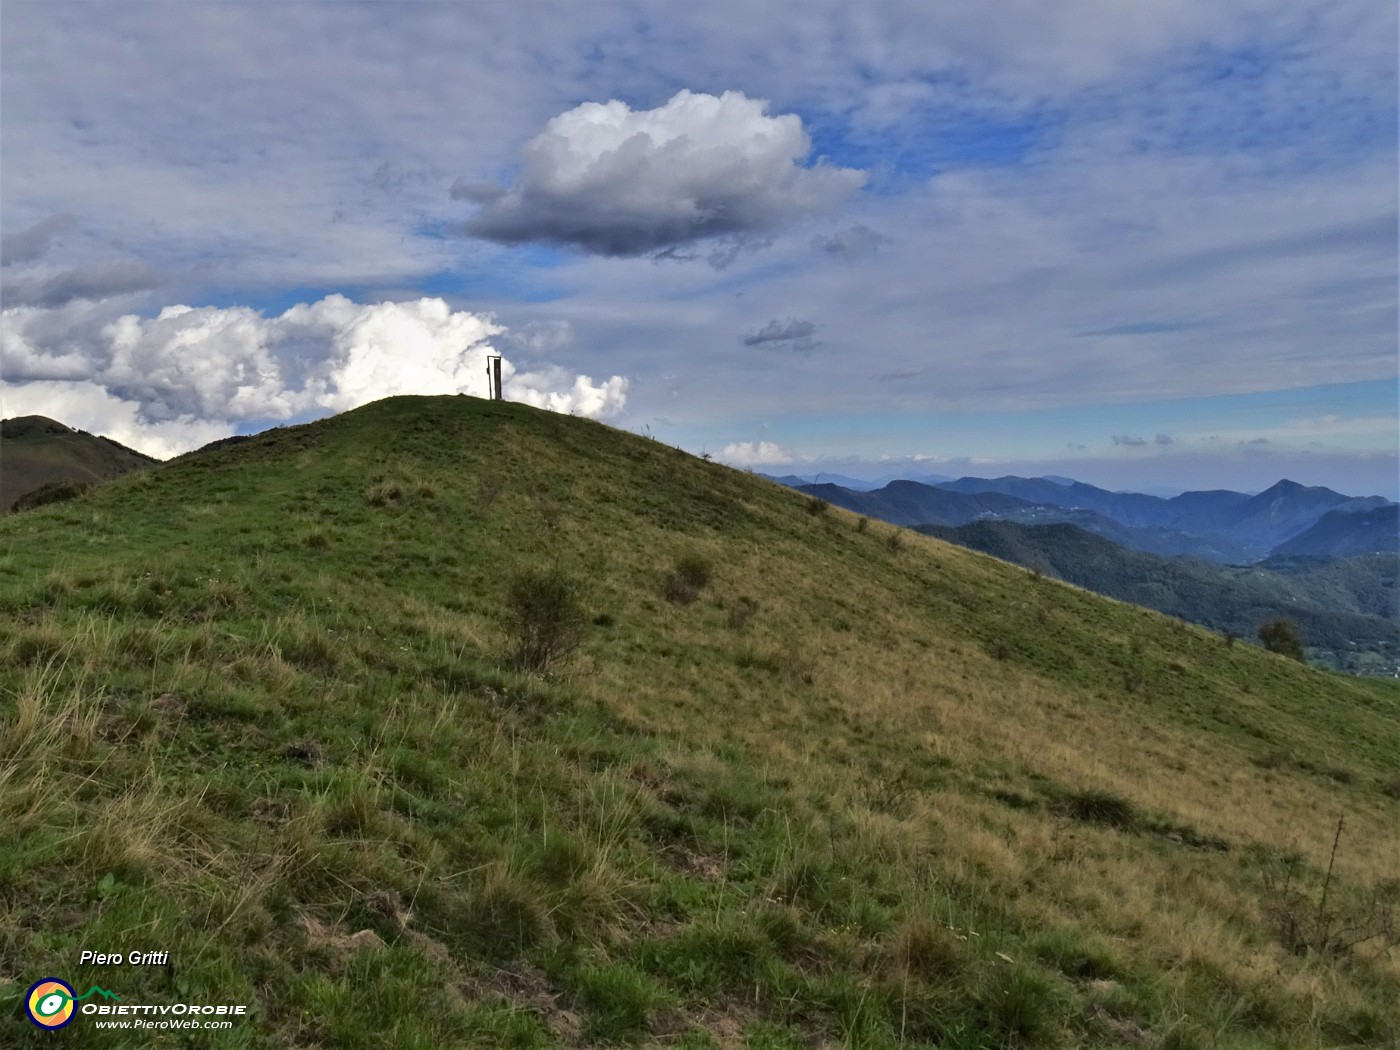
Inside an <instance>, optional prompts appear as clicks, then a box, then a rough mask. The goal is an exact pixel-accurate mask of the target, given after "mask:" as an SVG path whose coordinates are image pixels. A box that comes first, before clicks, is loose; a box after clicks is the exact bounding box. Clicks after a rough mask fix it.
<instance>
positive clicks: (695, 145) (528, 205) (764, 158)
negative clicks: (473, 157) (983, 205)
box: [453, 91, 865, 256]
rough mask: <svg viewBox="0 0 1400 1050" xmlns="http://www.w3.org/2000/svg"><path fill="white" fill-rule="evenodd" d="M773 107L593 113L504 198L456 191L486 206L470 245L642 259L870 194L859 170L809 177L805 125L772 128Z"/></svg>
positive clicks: (751, 102)
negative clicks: (536, 245)
mask: <svg viewBox="0 0 1400 1050" xmlns="http://www.w3.org/2000/svg"><path fill="white" fill-rule="evenodd" d="M765 105H766V104H765V103H764V102H763V101H761V100H759V99H751V98H748V97H746V96H745V95H744V94H743V93H742V92H739V91H726V92H725V93H724V94H723V95H720V96H718V97H716V96H714V95H706V94H698V93H694V92H691V91H681V92H680V93H679V94H677V95H676V96H675V97H674V98H672V99H671V100H670V101H669V102H667V103H666V104H665V105H664V106H661V107H659V108H657V109H649V110H635V111H634V110H632V109H631V108H630V107H628V106H627V105H626V104H625V103H623V102H618V101H617V100H613V101H611V102H607V103H597V102H586V103H584V104H583V105H581V106H578V107H576V108H575V109H571V110H569V111H568V112H566V113H561V114H560V115H559V116H557V117H555V118H554V119H553V120H551V121H550V122H549V123H548V124H547V125H545V129H544V131H542V132H541V133H540V134H539V135H537V136H535V138H533V139H531V140H530V142H529V143H527V144H526V146H525V149H524V155H523V158H522V160H523V167H524V170H523V171H522V172H521V174H520V177H519V178H518V179H517V180H516V181H515V183H514V184H513V185H512V186H511V187H510V188H509V189H508V190H507V191H505V192H504V193H501V194H499V195H496V194H494V193H493V192H491V191H490V190H489V189H488V188H486V187H481V186H479V185H475V184H471V183H469V182H466V181H463V180H459V182H457V183H455V184H454V186H453V195H454V196H457V197H465V198H468V199H475V200H478V201H480V202H482V208H481V210H480V211H478V212H477V214H476V215H475V216H474V217H473V218H472V219H471V220H470V221H469V222H468V223H467V227H466V228H467V232H468V233H470V234H472V235H474V236H477V237H482V238H485V239H487V240H491V241H497V242H499V243H503V244H523V243H526V242H531V241H537V242H542V243H546V244H556V245H562V246H567V247H572V248H579V249H582V250H583V251H586V252H590V253H593V254H596V255H612V256H629V255H631V256H634V255H643V254H646V253H647V252H653V251H659V250H662V249H666V248H673V247H675V246H677V245H682V244H688V243H691V242H694V241H699V240H704V239H707V238H712V237H725V236H730V237H734V236H741V237H742V236H746V235H762V234H764V233H767V232H769V231H772V230H775V229H777V228H779V227H781V226H784V225H786V224H787V223H789V222H792V221H794V220H796V219H799V218H802V217H804V216H807V215H810V214H813V213H817V212H820V211H824V210H825V209H827V208H830V207H832V206H834V205H835V204H837V203H838V202H839V201H840V200H841V199H843V198H844V197H846V196H847V195H849V194H850V193H852V192H853V191H855V190H856V189H858V188H859V187H860V186H861V185H862V184H863V183H864V181H865V176H864V174H863V173H862V172H859V171H855V170H853V169H849V168H836V167H832V166H830V165H826V164H818V165H817V166H815V167H811V168H804V167H803V166H802V163H801V162H802V161H803V160H804V159H805V158H806V157H807V155H808V153H809V152H811V148H812V144H811V140H810V139H809V138H808V136H807V133H806V132H805V131H804V130H803V127H802V120H801V118H799V117H797V116H796V115H794V114H785V115H783V116H777V117H770V116H767V115H766V114H765V113H764V108H765Z"/></svg>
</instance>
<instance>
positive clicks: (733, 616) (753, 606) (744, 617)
mask: <svg viewBox="0 0 1400 1050" xmlns="http://www.w3.org/2000/svg"><path fill="white" fill-rule="evenodd" d="M756 612H758V602H756V601H754V600H753V599H752V598H750V597H749V596H748V595H746V594H742V595H740V596H739V600H738V601H737V602H735V603H734V604H733V605H732V606H731V607H730V609H729V626H730V627H731V628H732V629H733V630H736V631H742V630H743V629H744V628H745V627H747V626H748V625H749V621H750V620H752V619H753V617H754V613H756Z"/></svg>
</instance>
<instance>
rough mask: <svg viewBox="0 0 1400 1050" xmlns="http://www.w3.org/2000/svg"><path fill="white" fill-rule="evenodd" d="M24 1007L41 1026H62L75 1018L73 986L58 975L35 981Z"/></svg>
mask: <svg viewBox="0 0 1400 1050" xmlns="http://www.w3.org/2000/svg"><path fill="white" fill-rule="evenodd" d="M24 1008H25V1011H26V1012H27V1013H28V1014H29V1019H30V1020H31V1021H33V1022H34V1023H35V1024H36V1025H38V1026H39V1027H40V1028H62V1027H63V1026H64V1025H66V1024H67V1023H68V1022H69V1021H71V1020H73V1012H74V1011H73V986H72V985H70V984H69V983H68V982H67V981H60V980H59V979H58V978H57V977H45V978H44V979H43V980H41V981H35V982H34V983H33V984H32V985H30V986H29V994H28V995H27V996H26V997H25V1000H24Z"/></svg>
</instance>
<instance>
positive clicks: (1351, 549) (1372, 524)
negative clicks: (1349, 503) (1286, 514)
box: [1274, 503, 1400, 557]
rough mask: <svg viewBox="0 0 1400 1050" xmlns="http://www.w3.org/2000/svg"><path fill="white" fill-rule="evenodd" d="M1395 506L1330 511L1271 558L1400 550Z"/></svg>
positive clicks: (1281, 545) (1399, 524) (1281, 547)
mask: <svg viewBox="0 0 1400 1050" xmlns="http://www.w3.org/2000/svg"><path fill="white" fill-rule="evenodd" d="M1397 510H1400V507H1397V505H1396V504H1394V503H1391V504H1389V505H1387V506H1384V507H1372V508H1370V509H1368V510H1329V511H1328V512H1327V513H1326V514H1324V515H1323V516H1322V517H1321V518H1319V519H1318V520H1317V522H1316V523H1315V524H1314V525H1312V526H1311V527H1310V528H1308V529H1307V530H1306V531H1304V532H1300V533H1299V534H1298V535H1296V536H1294V537H1293V538H1292V539H1291V540H1289V541H1287V542H1286V543H1282V544H1280V545H1279V546H1278V547H1276V548H1274V555H1275V556H1276V557H1277V556H1283V557H1288V556H1292V555H1300V554H1302V555H1306V554H1313V555H1323V556H1333V557H1338V556H1345V555H1348V554H1369V553H1372V552H1375V551H1389V552H1392V553H1394V552H1395V551H1397V550H1400V516H1397V513H1396V512H1397Z"/></svg>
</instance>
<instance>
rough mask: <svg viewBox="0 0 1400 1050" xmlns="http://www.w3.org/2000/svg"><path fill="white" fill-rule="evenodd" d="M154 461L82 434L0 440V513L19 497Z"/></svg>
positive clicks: (37, 433)
mask: <svg viewBox="0 0 1400 1050" xmlns="http://www.w3.org/2000/svg"><path fill="white" fill-rule="evenodd" d="M156 462H157V461H156V460H153V459H151V458H150V457H149V456H144V455H142V454H141V453H140V452H136V451H133V450H132V449H129V448H126V447H125V446H124V445H119V444H117V443H116V442H115V441H108V440H106V439H104V438H100V437H95V436H94V435H92V434H87V433H84V432H82V431H69V432H67V433H57V434H50V433H43V432H40V431H38V430H37V429H36V431H35V432H31V433H25V434H23V435H22V436H18V437H4V438H0V513H4V512H5V511H8V510H9V509H10V507H11V506H12V505H13V504H14V502H15V500H17V499H18V498H19V497H20V496H22V495H24V494H25V493H27V492H32V491H33V490H34V489H37V488H39V487H41V486H43V485H47V484H49V483H51V482H57V481H79V482H87V483H89V484H95V483H97V482H102V481H107V480H109V479H111V478H115V477H120V476H121V475H122V474H125V473H127V472H128V471H132V470H144V469H145V468H147V467H150V466H153V465H155V463H156Z"/></svg>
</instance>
